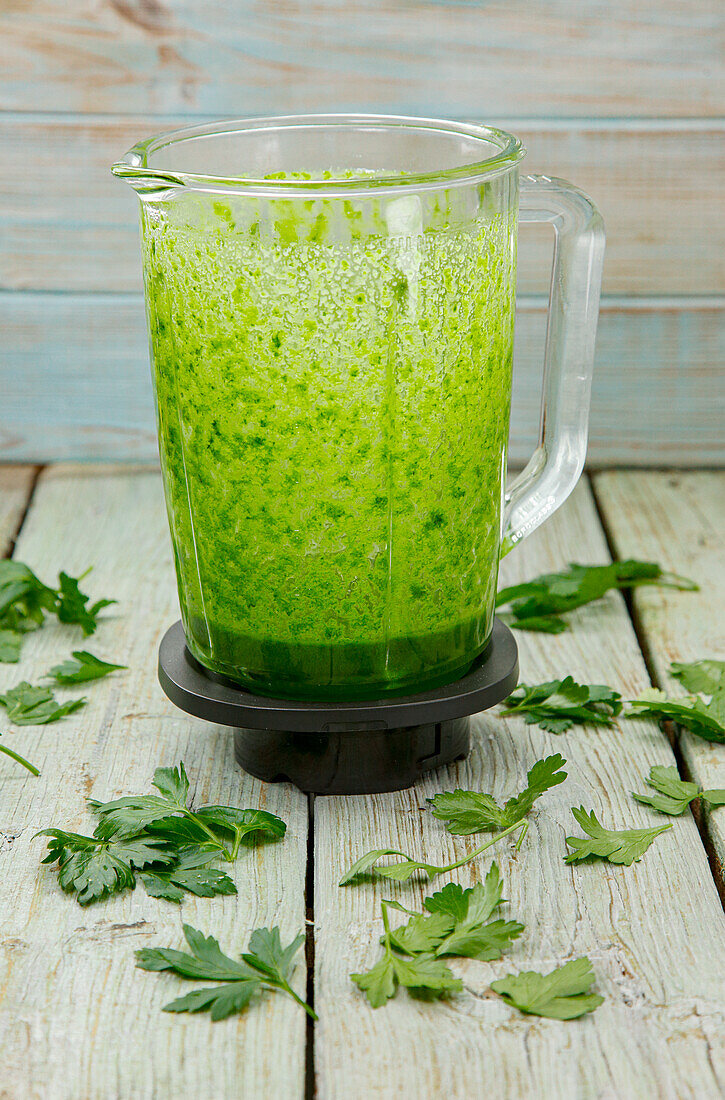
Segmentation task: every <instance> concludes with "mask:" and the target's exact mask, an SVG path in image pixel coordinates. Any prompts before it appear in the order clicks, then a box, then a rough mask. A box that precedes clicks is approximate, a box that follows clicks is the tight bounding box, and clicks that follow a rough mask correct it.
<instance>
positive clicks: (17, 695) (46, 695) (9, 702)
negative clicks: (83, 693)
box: [0, 680, 87, 726]
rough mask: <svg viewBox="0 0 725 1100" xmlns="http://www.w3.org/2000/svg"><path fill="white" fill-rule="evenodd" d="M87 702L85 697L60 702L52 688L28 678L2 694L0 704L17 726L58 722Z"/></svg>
mask: <svg viewBox="0 0 725 1100" xmlns="http://www.w3.org/2000/svg"><path fill="white" fill-rule="evenodd" d="M86 703H87V699H86V698H85V697H83V698H82V699H71V700H70V701H69V702H67V703H59V702H58V700H57V699H56V698H55V696H54V695H53V692H52V690H51V689H50V688H48V687H33V686H32V684H29V683H28V682H27V681H26V680H23V681H22V682H21V683H19V684H16V686H15V687H14V688H10V689H9V691H6V692H5V694H4V695H0V704H1V705H2V706H4V707H6V708H7V712H8V719H9V721H11V722H14V723H15V725H16V726H43V725H47V724H48V722H57V721H58V719H59V718H63V717H64V716H65V715H66V714H72V713H73V712H74V711H76V710H79V709H80V707H84V706H85V705H86Z"/></svg>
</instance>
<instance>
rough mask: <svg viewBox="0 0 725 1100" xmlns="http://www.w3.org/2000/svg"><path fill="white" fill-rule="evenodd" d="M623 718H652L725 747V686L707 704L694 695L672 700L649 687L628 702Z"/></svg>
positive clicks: (656, 689) (665, 694) (664, 693)
mask: <svg viewBox="0 0 725 1100" xmlns="http://www.w3.org/2000/svg"><path fill="white" fill-rule="evenodd" d="M630 706H631V707H632V708H633V709H632V710H629V711H627V713H626V715H625V717H626V718H640V717H642V716H644V717H646V718H655V719H656V720H657V721H659V722H666V721H670V722H676V723H677V724H678V726H682V727H683V729H686V730H689V731H690V733H694V735H695V736H696V737H702V739H703V740H704V741H713V742H715V743H716V744H720V745H723V744H725V687H721V688H718V690H717V691H716V692H715V693H714V694H713V697H712V699H711V700H710V702H709V703H706V702H705V701H704V699H702V698H700V697H699V696H697V695H684V696H682V697H678V698H675V697H674V696H670V695H667V693H666V692H664V691H659V690H658V688H648V690H647V691H643V692H642V694H641V695H640V696H639V697H638V698H637V699H632V700H631V702H630Z"/></svg>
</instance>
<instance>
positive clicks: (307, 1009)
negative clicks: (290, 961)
mask: <svg viewBox="0 0 725 1100" xmlns="http://www.w3.org/2000/svg"><path fill="white" fill-rule="evenodd" d="M280 986H281V988H282V989H284V990H285V992H286V993H289V995H290V997H292V998H293V999H294V1000H295V1001H297V1004H298V1005H302V1007H303V1008H304V1010H305V1012H306V1013H307V1015H308V1016H309V1017H310V1019H312V1020H317V1019H318V1018H319V1017H318V1015H317V1013H316V1012H315V1010H314V1008H310V1006H309V1005H308V1004H307V1002H306V1001H303V1000H302V998H301V997H298V995H297V994H296V993H295V991H294V989H293V988H292V986H291V985H289V984H288V983H287V982H280ZM270 988H274V986H271V987H270ZM278 988H279V987H278Z"/></svg>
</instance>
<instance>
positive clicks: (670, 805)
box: [632, 764, 725, 816]
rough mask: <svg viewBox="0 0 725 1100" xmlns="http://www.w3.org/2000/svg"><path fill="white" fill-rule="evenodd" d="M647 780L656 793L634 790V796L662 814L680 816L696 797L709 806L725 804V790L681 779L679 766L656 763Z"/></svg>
mask: <svg viewBox="0 0 725 1100" xmlns="http://www.w3.org/2000/svg"><path fill="white" fill-rule="evenodd" d="M647 782H648V784H649V786H650V787H652V790H653V792H654V793H651V792H648V793H646V794H636V793H635V792H634V791H633V792H632V797H633V798H634V799H636V800H637V802H643V803H644V804H645V805H646V806H651V807H652V809H653V810H659V812H660V813H662V814H672V815H673V816H679V815H680V814H683V813H684V812H685V810H686V809H687V807H688V806H689V805H690V803H691V802H694V800H695V799H696V798H701V799H702V800H703V801H704V802H707V804H708V805H709V806H725V790H720V789H712V790H708V791H703V789H702V788H701V787H700V786H698V784H697V783H691V782H688V781H687V780H685V779H680V777H679V775H678V774H677V768H672V767H670V768H665V767H663V766H662V765H659V764H655V766H654V767H653V768H651V769H650V773H649V777H648V779H647Z"/></svg>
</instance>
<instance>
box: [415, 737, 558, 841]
mask: <svg viewBox="0 0 725 1100" xmlns="http://www.w3.org/2000/svg"><path fill="white" fill-rule="evenodd" d="M565 764H566V760H565V759H564V757H563V756H561V755H560V754H559V753H555V754H554V755H553V756H547V757H545V758H544V759H543V760H537V761H536V763H535V764H534V765H533V767H531V768H530V769H529V772H528V775H527V777H526V778H527V783H526V787H525V788H524V789H523V791H521V792H520V793H519V794H517V795H513V796H512V797H511V798H509V799H508V800H507V801H506V802H505V804H504V805H503V806H499V805H498V803H497V802H496V800H495V799H494V797H493V795H490V794H482V793H480V792H479V791H463V790H461V789H460V788H459V789H457V790H455V791H444V792H442V793H441V794H436V795H434V796H433V798H429V799H428V801H429V802H430V804H431V806H432V811H433V816H434V817H437V818H439V819H440V820H441V821H445V823H446V828H447V829H448V832H449V833H454V834H456V835H458V836H468V835H469V834H471V833H482V832H489V831H493V830H496V829H505V828H508V827H509V826H511V825H513V824H514V822H517V821H520V820H521V819H522V818H525V817H526V816H527V814H529V813H530V812H531V810H532V809H533V806H534V803H535V802H536V800H537V799H538V798H540V797H541V795H542V794H544V793H545V792H546V791H548V790H550V789H551V788H552V787H556V786H558V785H559V784H560V783H563V782H564V780H565V779H566V777H567V773H566V772H565V771H564V770H563V769H564V765H565Z"/></svg>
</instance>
